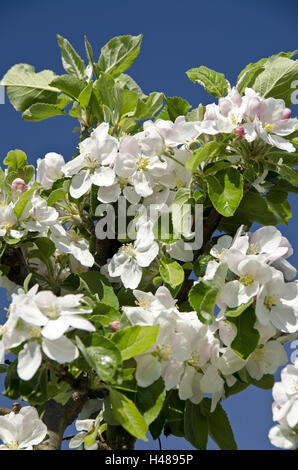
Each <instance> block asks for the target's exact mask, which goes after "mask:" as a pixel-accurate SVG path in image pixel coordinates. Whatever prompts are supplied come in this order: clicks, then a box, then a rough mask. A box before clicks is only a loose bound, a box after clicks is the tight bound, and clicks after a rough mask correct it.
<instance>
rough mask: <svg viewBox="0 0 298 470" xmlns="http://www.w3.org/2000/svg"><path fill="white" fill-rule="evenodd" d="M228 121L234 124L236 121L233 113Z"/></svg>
mask: <svg viewBox="0 0 298 470" xmlns="http://www.w3.org/2000/svg"><path fill="white" fill-rule="evenodd" d="M230 121H231V124H233V125H234V126H235V125H236V124H237V123H238V120H237V118H236V116H235V114H234V113H232V114H231V115H230Z"/></svg>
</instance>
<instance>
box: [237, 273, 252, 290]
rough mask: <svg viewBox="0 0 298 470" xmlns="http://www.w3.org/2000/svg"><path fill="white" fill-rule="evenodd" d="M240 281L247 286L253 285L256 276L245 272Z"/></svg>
mask: <svg viewBox="0 0 298 470" xmlns="http://www.w3.org/2000/svg"><path fill="white" fill-rule="evenodd" d="M239 281H240V282H241V284H243V285H244V286H245V287H248V286H251V285H252V284H253V283H254V282H255V280H254V277H253V276H252V275H251V274H248V273H245V274H244V276H243V277H241V278H240V279H239Z"/></svg>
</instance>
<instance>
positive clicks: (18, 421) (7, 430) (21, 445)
mask: <svg viewBox="0 0 298 470" xmlns="http://www.w3.org/2000/svg"><path fill="white" fill-rule="evenodd" d="M46 434H47V427H46V425H45V424H44V423H43V422H42V421H41V420H40V419H39V416H38V413H37V411H36V409H35V408H34V407H33V406H24V407H23V408H21V410H20V411H19V412H18V413H14V412H13V411H12V412H11V413H9V414H7V415H5V416H0V439H1V440H2V442H3V444H1V445H0V450H33V446H36V445H38V444H40V443H41V442H42V441H43V440H44V438H45V437H46Z"/></svg>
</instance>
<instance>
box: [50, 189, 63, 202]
mask: <svg viewBox="0 0 298 470" xmlns="http://www.w3.org/2000/svg"><path fill="white" fill-rule="evenodd" d="M64 199H65V191H64V189H62V188H58V189H54V191H51V193H50V195H49V197H48V199H47V204H48V206H53V205H54V204H56V202H58V201H63V200H64Z"/></svg>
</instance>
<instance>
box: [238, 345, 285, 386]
mask: <svg viewBox="0 0 298 470" xmlns="http://www.w3.org/2000/svg"><path fill="white" fill-rule="evenodd" d="M287 360H288V358H287V353H286V351H285V349H284V347H283V346H282V345H281V344H280V343H279V342H278V341H274V340H270V341H268V343H265V344H264V346H263V347H260V348H257V349H256V350H255V351H254V352H253V353H252V354H251V355H250V356H249V358H248V361H247V363H246V368H247V371H248V373H249V375H250V376H251V377H252V378H253V379H256V380H261V378H262V377H263V375H265V374H274V373H275V372H276V370H277V368H278V367H280V366H283V365H284V364H286V362H287Z"/></svg>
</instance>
